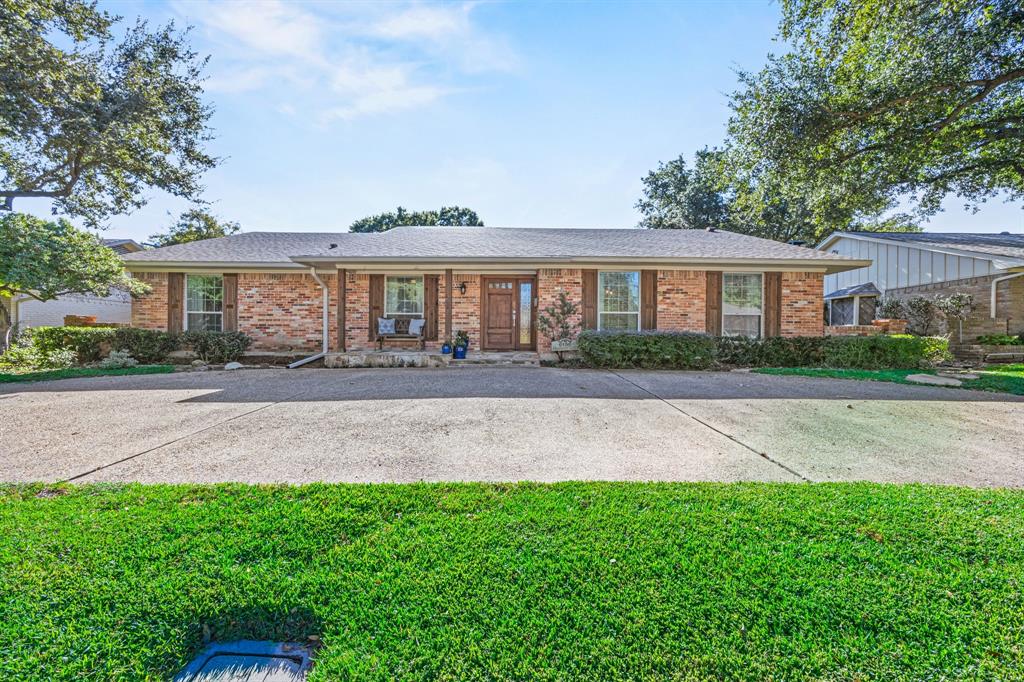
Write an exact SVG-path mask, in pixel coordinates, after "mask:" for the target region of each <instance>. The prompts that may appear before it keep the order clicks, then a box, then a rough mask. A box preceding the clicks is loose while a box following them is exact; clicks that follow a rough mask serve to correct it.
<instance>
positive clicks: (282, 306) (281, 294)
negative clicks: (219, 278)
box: [238, 272, 338, 352]
mask: <svg viewBox="0 0 1024 682" xmlns="http://www.w3.org/2000/svg"><path fill="white" fill-rule="evenodd" d="M320 278H321V279H322V280H323V281H324V283H325V284H326V285H327V287H328V291H329V292H330V301H328V308H329V309H330V308H333V303H332V302H333V300H334V296H335V295H336V293H335V292H337V281H336V276H335V275H321V277H320ZM322 302H323V290H322V289H321V288H320V285H319V284H317V283H316V281H315V280H314V279H313V278H312V276H310V275H309V274H299V273H263V272H260V273H242V274H240V275H238V331H240V332H242V333H244V334H246V335H248V336H250V337H252V339H253V344H252V347H251V349H252V350H261V351H282V352H286V351H302V352H307V351H308V352H316V351H319V350H320V349H321V347H322V345H323V344H322V320H323V318H322V317H321V316H322V314H323V313H322V311H323V307H322ZM328 329H329V333H330V337H331V338H330V343H331V347H335V346H336V345H337V340H338V339H337V324H336V318H335V316H334V310H329V317H328Z"/></svg>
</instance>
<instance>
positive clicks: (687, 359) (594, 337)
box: [577, 331, 715, 369]
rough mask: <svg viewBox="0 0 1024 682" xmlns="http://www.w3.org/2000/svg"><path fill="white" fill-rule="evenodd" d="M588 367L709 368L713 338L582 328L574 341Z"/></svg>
mask: <svg viewBox="0 0 1024 682" xmlns="http://www.w3.org/2000/svg"><path fill="white" fill-rule="evenodd" d="M577 349H578V351H579V354H580V357H581V358H582V359H583V361H584V362H586V363H587V364H588V365H590V366H591V367H609V368H610V367H624V368H625V367H637V368H644V369H709V368H711V367H714V366H715V339H714V337H712V336H707V335H705V334H693V333H685V332H683V333H672V332H600V331H585V332H583V333H582V334H580V336H579V339H578V341H577Z"/></svg>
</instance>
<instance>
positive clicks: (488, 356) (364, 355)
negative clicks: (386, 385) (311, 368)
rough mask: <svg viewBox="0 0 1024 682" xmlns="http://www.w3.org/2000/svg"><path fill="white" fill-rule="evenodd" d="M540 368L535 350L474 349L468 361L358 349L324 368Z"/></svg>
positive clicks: (329, 358)
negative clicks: (492, 350) (481, 366)
mask: <svg viewBox="0 0 1024 682" xmlns="http://www.w3.org/2000/svg"><path fill="white" fill-rule="evenodd" d="M480 365H490V366H505V367H540V356H539V355H538V354H537V353H535V352H533V351H510V352H496V351H495V352H491V351H474V350H470V351H469V352H468V353H467V354H466V359H465V360H455V359H454V358H453V357H452V355H451V354H450V353H449V354H444V353H441V352H439V351H432V350H425V351H421V350H415V349H409V350H401V349H399V350H383V351H380V350H357V351H349V352H346V353H328V354H327V355H326V356H325V357H324V366H325V367H331V368H343V367H465V366H480Z"/></svg>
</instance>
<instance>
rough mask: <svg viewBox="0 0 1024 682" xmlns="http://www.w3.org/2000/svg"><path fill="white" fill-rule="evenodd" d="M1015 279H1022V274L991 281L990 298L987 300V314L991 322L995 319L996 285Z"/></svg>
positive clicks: (1016, 273) (1023, 274)
mask: <svg viewBox="0 0 1024 682" xmlns="http://www.w3.org/2000/svg"><path fill="white" fill-rule="evenodd" d="M1015 277H1024V272H1015V273H1013V274H1011V275H1004V276H1003V277H996V278H995V279H994V280H992V297H991V299H990V300H989V313H990V316H991V318H992V319H993V320H994V319H996V285H997V284H999V283H1000V282H1005V281H1006V280H1008V279H1013V278H1015Z"/></svg>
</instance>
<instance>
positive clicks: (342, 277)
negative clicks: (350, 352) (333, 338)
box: [337, 268, 348, 352]
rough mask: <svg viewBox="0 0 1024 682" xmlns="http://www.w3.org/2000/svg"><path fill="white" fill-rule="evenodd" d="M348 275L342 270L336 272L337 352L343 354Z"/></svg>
mask: <svg viewBox="0 0 1024 682" xmlns="http://www.w3.org/2000/svg"><path fill="white" fill-rule="evenodd" d="M347 279H348V275H347V274H346V272H345V269H344V268H341V269H340V270H338V304H337V308H338V311H337V315H338V350H339V351H341V352H345V285H346V283H347V282H346V280H347Z"/></svg>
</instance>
